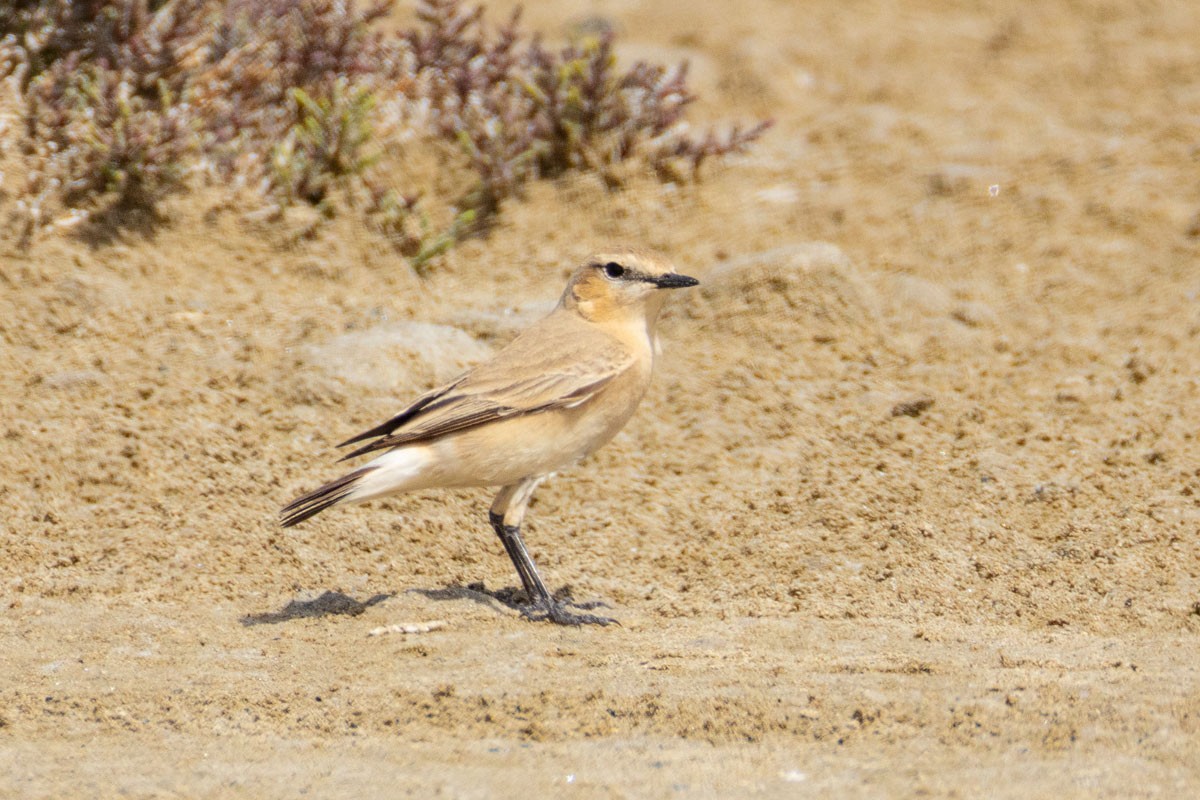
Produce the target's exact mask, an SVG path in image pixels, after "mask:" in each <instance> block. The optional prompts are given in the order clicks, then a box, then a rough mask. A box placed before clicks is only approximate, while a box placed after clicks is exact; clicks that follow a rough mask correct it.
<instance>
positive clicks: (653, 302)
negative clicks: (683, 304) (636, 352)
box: [562, 249, 700, 328]
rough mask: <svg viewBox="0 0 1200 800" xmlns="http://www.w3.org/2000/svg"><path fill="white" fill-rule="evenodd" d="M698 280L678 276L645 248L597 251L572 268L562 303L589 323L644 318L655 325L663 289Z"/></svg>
mask: <svg viewBox="0 0 1200 800" xmlns="http://www.w3.org/2000/svg"><path fill="white" fill-rule="evenodd" d="M698 283H700V281H698V280H696V279H695V278H689V277H688V276H687V275H680V274H679V273H678V272H676V271H675V268H674V267H673V266H672V265H671V262H670V261H668V260H667V259H665V258H663V257H662V256H659V255H655V254H653V253H648V252H646V251H645V250H637V249H621V250H613V251H611V252H602V253H596V254H595V255H593V256H592V257H591V258H589V259H588V260H587V261H585V262H584V264H583V266H581V267H579V268H578V269H577V270H575V274H574V275H572V276H571V281H570V283H568V284H567V289H566V291H565V292H563V296H562V305H563V306H564V307H566V308H569V309H572V310H574V311H576V312H577V313H578V314H579V315H580V316H582V317H584V318H585V319H588V320H591V321H592V322H621V321H632V320H644V321H645V323H646V326H647V328H651V327H652V326H653V325H654V321H655V320H656V319H657V318H658V312H659V310H661V309H662V304H663V301H664V300H665V299H666V292H664V291H663V290H664V289H682V288H685V287H688V286H695V285H696V284H698Z"/></svg>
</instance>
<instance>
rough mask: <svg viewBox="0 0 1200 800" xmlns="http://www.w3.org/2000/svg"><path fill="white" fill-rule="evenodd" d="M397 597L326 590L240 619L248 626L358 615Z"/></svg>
mask: <svg viewBox="0 0 1200 800" xmlns="http://www.w3.org/2000/svg"><path fill="white" fill-rule="evenodd" d="M392 597H395V595H394V594H377V595H375V596H374V597H370V598H368V599H367V600H355V599H354V598H353V597H351V596H350V595H348V594H342V593H341V592H325V593H324V594H322V595H321V596H320V597H317V598H315V599H313V600H292V601H290V602H289V603H288V604H287V605H286V606H284V607H283V608H281V609H279V610H278V611H268V612H264V613H262V614H247V615H246V616H244V617H242V618H241V620H239V621H240V622H241V623H242V624H243V625H245V626H246V627H250V626H252V625H277V624H278V623H280V622H291V621H292V620H294V619H304V618H312V617H331V616H337V615H342V616H348V617H357V616H358V615H359V614H361V613H363V612H364V611H366V610H367V609H368V608H370V607H371V606H373V605H376V604H378V603H382V602H383V601H384V600H388V599H390V598H392Z"/></svg>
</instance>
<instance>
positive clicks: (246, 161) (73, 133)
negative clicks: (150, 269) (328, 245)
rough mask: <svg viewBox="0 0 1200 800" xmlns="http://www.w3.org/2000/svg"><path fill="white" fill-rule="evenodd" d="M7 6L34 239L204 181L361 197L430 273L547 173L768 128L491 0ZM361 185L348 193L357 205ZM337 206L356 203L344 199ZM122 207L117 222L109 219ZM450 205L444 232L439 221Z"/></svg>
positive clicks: (678, 175)
mask: <svg viewBox="0 0 1200 800" xmlns="http://www.w3.org/2000/svg"><path fill="white" fill-rule="evenodd" d="M391 7H392V2H391V0H377V1H375V2H370V3H365V4H356V3H355V2H353V0H15V2H9V3H8V4H7V5H5V6H3V7H0V76H3V75H7V76H8V82H9V84H10V85H11V86H13V87H14V88H15V90H16V93H17V95H18V96H19V99H18V113H19V117H20V122H21V125H20V133H21V135H20V136H19V137H18V138H19V140H20V141H19V145H20V150H21V153H22V156H23V157H24V158H25V159H26V160H27V169H26V170H25V172H26V175H27V179H26V185H25V186H24V187H22V188H20V189H19V190H18V191H17V192H16V194H17V196H18V202H17V203H16V216H17V218H18V219H19V220H20V223H21V225H22V226H23V228H24V234H25V236H26V238H28V237H29V236H31V235H32V233H33V232H35V231H36V230H37V228H38V227H39V226H41V225H44V224H45V223H46V222H48V221H50V220H51V219H52V218H54V217H55V216H57V215H60V214H62V213H64V212H67V211H70V212H72V213H74V214H76V215H78V214H91V213H95V212H96V211H104V210H108V209H127V208H132V207H139V208H145V209H149V210H151V211H153V209H154V207H155V204H156V203H158V202H159V201H160V200H161V199H162V198H163V197H165V196H166V195H168V194H170V193H171V192H175V191H179V190H181V189H184V188H186V186H187V185H188V184H189V181H190V180H191V177H190V176H193V175H196V176H208V177H209V179H212V180H218V181H220V182H221V183H222V184H226V185H230V186H235V187H242V188H247V187H248V188H250V189H252V190H253V191H255V192H258V193H259V194H260V196H261V197H262V198H263V200H262V202H264V203H273V204H275V205H277V206H284V205H287V204H290V203H311V204H313V205H317V206H319V207H320V208H321V209H322V211H324V212H326V213H328V214H333V213H336V212H337V209H338V208H339V207H340V206H341V205H355V207H358V208H361V209H362V211H363V212H364V213H365V214H366V216H367V219H368V221H369V222H370V224H371V225H372V227H374V228H375V229H376V230H378V231H380V232H381V233H383V234H384V235H385V236H386V237H387V238H388V239H389V240H390V241H392V242H393V243H394V244H395V246H396V247H397V249H398V250H400V252H402V253H404V254H405V255H406V256H408V257H409V258H410V259H412V261H413V263H414V264H416V265H418V266H420V265H424V264H426V263H428V262H429V261H430V260H431V259H433V258H435V257H436V256H437V255H439V254H440V253H442V252H444V251H445V250H446V249H447V248H448V247H450V246H453V244H454V243H455V242H456V241H458V240H459V239H460V238H462V237H463V236H465V235H468V234H470V233H472V232H476V231H479V230H481V229H482V228H484V227H485V226H486V225H487V224H488V223H489V222H490V221H491V220H492V219H494V217H495V215H496V214H497V213H498V212H499V211H500V209H501V206H502V204H503V203H504V202H505V201H507V200H508V199H509V198H512V197H515V196H519V195H520V193H521V190H522V187H523V186H525V185H526V184H527V183H528V182H529V181H531V180H535V179H538V178H546V177H553V176H556V175H560V174H562V173H564V172H567V171H572V170H592V171H596V172H598V173H599V174H601V175H602V176H603V177H604V178H605V180H606V181H607V182H608V183H609V184H610V185H612V186H617V185H619V184H620V172H619V170H618V169H617V167H618V166H619V165H620V164H622V163H624V162H629V161H637V162H639V163H641V164H643V165H645V166H647V167H649V168H650V169H652V170H654V171H656V172H657V173H658V174H659V175H660V176H661V177H663V178H664V179H671V180H680V179H685V178H687V177H689V176H694V175H695V174H696V172H697V171H698V169H699V168H700V165H701V164H702V163H703V162H704V161H705V160H706V159H708V158H710V157H713V156H720V155H724V154H727V153H731V152H735V151H739V150H742V149H744V148H745V147H746V146H747V145H749V144H750V143H751V142H753V141H754V140H755V139H756V138H758V137H759V136H760V135H761V134H762V132H763V131H764V130H765V129H766V127H767V125H768V124H769V123H760V124H758V125H755V126H753V127H751V128H749V129H746V130H743V129H740V128H737V127H735V128H733V129H731V130H730V131H729V132H727V133H725V134H724V135H718V134H717V133H716V132H714V131H708V132H706V133H704V134H703V135H701V136H699V137H695V136H693V135H692V134H690V133H689V132H688V130H687V127H686V122H685V115H686V109H687V107H688V106H689V105H690V104H691V103H692V102H693V101H694V97H693V96H692V94H691V93H690V92H689V91H688V89H687V85H686V78H687V68H686V64H681V65H678V66H675V67H670V68H666V67H662V66H658V65H652V64H647V63H644V62H638V63H635V64H633V65H632V66H630V67H629V68H627V69H624V70H623V69H621V68H620V67H619V66H618V63H617V58H616V55H615V52H614V40H613V35H612V34H611V32H603V33H600V34H598V35H594V36H589V37H584V38H580V39H578V40H577V41H573V42H570V43H568V44H567V45H566V46H565V47H562V48H559V49H557V50H555V49H551V48H548V47H546V46H545V45H544V44H543V43H542V41H541V40H540V39H539V38H538V37H537V36H531V35H529V34H527V33H525V32H524V31H523V30H522V28H521V27H520V16H519V13H516V14H513V15H512V16H511V17H510V18H508V20H507V21H505V22H504V23H503V24H501V25H499V26H498V27H495V28H494V29H493V28H491V27H489V26H488V25H487V23H486V21H485V19H484V13H483V9H482V7H472V6H466V5H464V3H463V2H462V0H426V1H425V2H422V3H420V4H419V5H418V9H417V11H418V19H419V22H418V24H417V25H416V26H415V27H414V28H412V29H409V30H403V31H397V32H389V31H386V30H385V29H384V27H383V26H382V25H380V24H379V23H380V22H381V21H382V20H383V19H384V18H385V17H386V16H387V15H388V14H389V12H390V10H391ZM439 142H441V143H444V144H442V145H439V146H436V147H433V149H430V150H429V152H430V153H432V154H434V155H433V157H435V158H438V159H442V160H444V161H446V167H447V169H448V170H449V171H451V172H455V173H456V174H458V173H461V174H463V175H465V176H467V178H466V180H465V181H464V184H463V185H464V187H465V188H464V189H463V190H462V192H461V194H459V195H457V196H452V197H449V198H445V199H441V200H439V201H431V200H430V199H429V198H430V197H431V195H432V193H430V192H429V191H428V190H429V187H427V186H420V185H405V186H400V187H385V186H384V183H385V182H384V181H383V180H382V179H381V178H380V177H379V174H378V173H377V172H376V167H377V164H378V163H379V162H380V161H381V158H384V157H386V154H387V153H388V152H389V151H393V152H394V151H396V150H398V149H400V148H405V149H407V148H422V147H424V148H430V147H431V146H433V145H435V144H437V143H439ZM363 197H365V198H366V202H364V203H353V202H351V200H352V199H353V198H363ZM343 201H344V202H343ZM114 218H116V217H115V216H114ZM434 219H439V220H442V223H440V224H436V223H434V222H433V221H432V220H434Z"/></svg>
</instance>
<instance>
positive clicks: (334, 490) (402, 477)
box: [279, 447, 431, 528]
mask: <svg viewBox="0 0 1200 800" xmlns="http://www.w3.org/2000/svg"><path fill="white" fill-rule="evenodd" d="M430 461H431V456H430V452H429V450H428V449H427V448H424V447H400V448H396V449H395V450H389V451H388V452H386V453H384V454H383V455H381V456H379V458H376V459H375V460H374V461H372V462H371V463H369V464H366V465H364V466H363V467H361V468H360V469H356V470H354V472H351V473H348V474H346V475H343V476H342V477H340V478H338V479H337V480H335V481H331V482H329V483H327V484H325V485H324V486H322V487H321V488H320V489H317V490H315V491H312V492H309V493H308V494H306V495H304V496H303V497H297V498H296V499H295V500H293V501H292V502H290V503H288V504H287V505H286V506H284V507H283V510H282V511H280V512H279V521H280V523H281V524H282V525H283V527H285V528H290V527H292V526H293V525H296V524H298V523H301V522H304V520H306V519H308V518H309V517H311V516H315V515H316V514H320V513H321V512H322V511H324V510H325V509H327V508H330V507H332V506H336V505H339V504H341V503H361V502H362V501H364V500H370V499H372V498H375V497H384V496H386V495H389V494H396V493H397V492H404V491H408V490H410V489H415V488H420V487H421V486H423V485H424V484H423V482H422V481H421V476H422V472H423V471H424V470H425V468H426V467H427V466H428V465H429V463H430Z"/></svg>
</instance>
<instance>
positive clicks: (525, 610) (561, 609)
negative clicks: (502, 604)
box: [521, 600, 621, 626]
mask: <svg viewBox="0 0 1200 800" xmlns="http://www.w3.org/2000/svg"><path fill="white" fill-rule="evenodd" d="M603 605H604V603H599V602H596V603H560V602H558V601H555V600H551V601H549V602H548V603H547V602H537V603H530V604H529V605H527V606H524V607H522V608H521V616H523V617H525V619H527V620H529V621H530V622H553V623H555V624H557V625H576V626H578V625H620V624H621V623H620V622H617V620H615V619H612V618H610V617H598V616H596V615H595V614H574V613H572V612H570V611H568V610H567V607H568V606H574V607H575V608H582V609H593V608H598V607H600V606H603Z"/></svg>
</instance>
